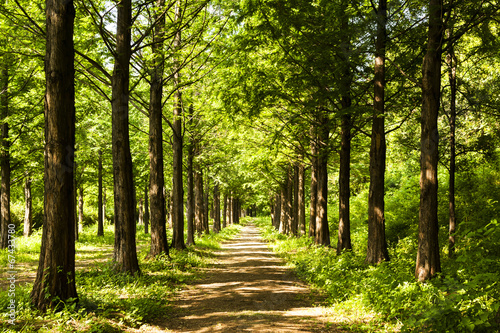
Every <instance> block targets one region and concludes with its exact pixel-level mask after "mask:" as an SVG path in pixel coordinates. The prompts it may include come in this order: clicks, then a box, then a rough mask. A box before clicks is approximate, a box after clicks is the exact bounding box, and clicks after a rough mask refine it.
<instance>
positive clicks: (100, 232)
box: [97, 150, 104, 236]
mask: <svg viewBox="0 0 500 333" xmlns="http://www.w3.org/2000/svg"><path fill="white" fill-rule="evenodd" d="M98 154H99V160H98V162H97V163H98V166H97V169H98V174H97V181H98V184H97V186H98V189H97V236H104V211H103V202H102V151H101V150H99V152H98Z"/></svg>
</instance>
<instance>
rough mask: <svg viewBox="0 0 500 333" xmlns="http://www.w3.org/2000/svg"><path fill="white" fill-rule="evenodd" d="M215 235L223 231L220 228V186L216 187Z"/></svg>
mask: <svg viewBox="0 0 500 333" xmlns="http://www.w3.org/2000/svg"><path fill="white" fill-rule="evenodd" d="M213 211H214V233H216V234H217V233H219V232H220V231H221V227H220V192H219V185H218V184H216V185H214V209H213Z"/></svg>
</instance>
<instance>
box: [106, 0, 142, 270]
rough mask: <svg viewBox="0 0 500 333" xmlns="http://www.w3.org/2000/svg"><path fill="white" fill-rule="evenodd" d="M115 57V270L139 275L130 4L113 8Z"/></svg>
mask: <svg viewBox="0 0 500 333" xmlns="http://www.w3.org/2000/svg"><path fill="white" fill-rule="evenodd" d="M117 12H118V16H117V22H116V41H117V43H116V55H115V65H114V70H113V77H112V102H111V108H112V125H113V127H112V147H113V179H114V204H115V247H114V261H115V266H116V267H115V268H116V270H117V271H119V272H127V273H130V274H134V273H136V272H140V270H139V263H138V261H137V251H136V243H135V202H134V181H133V174H132V157H131V155H130V141H129V131H128V123H129V120H128V119H129V106H128V102H129V64H130V57H131V49H130V47H131V46H130V41H131V32H130V28H131V25H132V6H131V0H123V1H121V5H120V6H118V7H117Z"/></svg>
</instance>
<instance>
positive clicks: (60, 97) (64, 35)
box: [30, 0, 78, 311]
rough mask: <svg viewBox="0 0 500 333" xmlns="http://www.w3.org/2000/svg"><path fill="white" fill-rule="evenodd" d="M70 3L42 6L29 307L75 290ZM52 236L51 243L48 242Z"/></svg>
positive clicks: (55, 302) (50, 303)
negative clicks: (34, 256) (40, 155)
mask: <svg viewBox="0 0 500 333" xmlns="http://www.w3.org/2000/svg"><path fill="white" fill-rule="evenodd" d="M74 18H75V8H74V6H73V1H66V0H64V1H63V0H47V1H46V54H45V77H46V92H45V174H44V221H43V233H42V245H41V248H40V260H39V263H38V270H37V274H36V278H35V282H34V284H33V289H32V291H31V295H30V296H31V300H32V303H33V305H34V306H35V307H36V308H38V309H40V310H42V311H45V310H47V309H48V308H55V307H57V306H59V305H60V304H61V301H63V302H64V301H67V300H70V299H73V300H75V299H77V298H78V295H77V292H76V284H75V230H74V228H75V214H74V211H75V209H76V207H75V205H74V202H73V194H74V191H73V177H74V173H73V161H72V159H73V157H74V151H75V88H74V87H75V86H74V73H75V71H74V65H73V64H74V46H73V22H74ZM54 235H57V237H54Z"/></svg>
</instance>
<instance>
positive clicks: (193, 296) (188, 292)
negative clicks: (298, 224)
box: [158, 225, 342, 333]
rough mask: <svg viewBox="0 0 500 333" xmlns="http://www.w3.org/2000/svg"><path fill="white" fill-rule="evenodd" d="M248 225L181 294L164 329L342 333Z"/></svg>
mask: <svg viewBox="0 0 500 333" xmlns="http://www.w3.org/2000/svg"><path fill="white" fill-rule="evenodd" d="M260 240H261V238H260V235H259V233H258V230H257V229H256V228H255V227H254V226H251V225H249V226H246V227H245V228H244V229H243V231H242V233H241V234H240V236H239V237H236V238H235V239H233V240H232V241H230V242H227V243H225V244H223V245H222V248H221V249H220V250H219V251H217V252H216V257H215V261H216V263H215V264H214V265H213V267H212V268H209V269H207V270H206V272H207V276H206V278H205V279H203V280H202V281H198V282H197V283H194V284H192V285H189V286H188V288H187V289H185V290H182V291H181V292H180V293H179V295H178V300H177V302H176V309H175V310H174V314H173V318H163V319H160V318H159V320H158V325H159V326H158V327H161V328H162V329H170V330H173V332H257V331H258V332H273V333H274V332H342V330H340V329H339V328H337V327H333V326H332V327H330V328H328V329H326V328H325V325H326V324H327V319H326V317H325V311H324V309H323V308H321V307H318V304H317V303H316V302H317V301H316V300H315V297H316V296H315V295H313V294H312V293H311V291H310V289H309V288H308V287H307V286H306V285H305V284H304V283H302V282H300V281H299V280H298V279H297V278H296V277H295V276H294V274H293V273H292V272H291V271H290V270H289V269H288V268H287V267H286V266H285V265H284V263H283V261H281V260H280V259H279V258H277V257H276V256H275V255H273V254H272V253H271V252H270V251H269V250H268V247H267V244H266V243H265V242H263V241H260Z"/></svg>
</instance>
